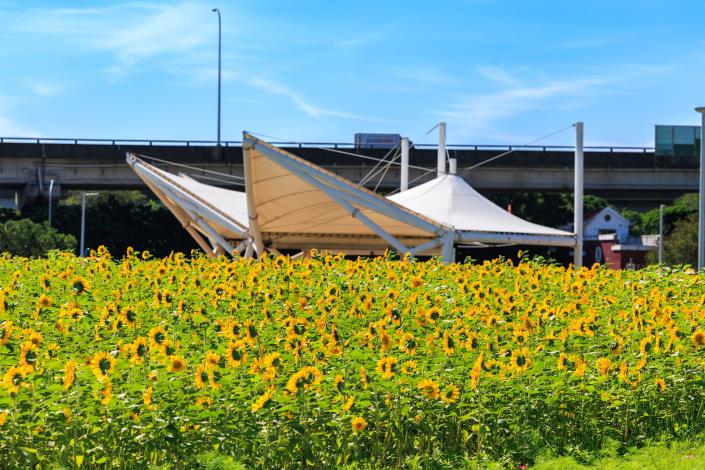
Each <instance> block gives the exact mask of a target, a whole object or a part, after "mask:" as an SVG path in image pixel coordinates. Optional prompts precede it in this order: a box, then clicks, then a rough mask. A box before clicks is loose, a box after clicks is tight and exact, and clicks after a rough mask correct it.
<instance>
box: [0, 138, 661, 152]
mask: <svg viewBox="0 0 705 470" xmlns="http://www.w3.org/2000/svg"><path fill="white" fill-rule="evenodd" d="M4 143H7V144H11V143H16V144H22V143H29V144H73V145H113V146H117V145H146V146H150V147H152V146H155V145H156V146H159V145H164V146H167V145H168V146H183V147H215V146H216V145H217V141H215V140H168V139H167V140H148V139H66V138H56V139H54V138H46V137H39V138H35V137H0V144H4ZM220 144H221V146H223V147H240V146H241V145H242V141H240V140H228V141H221V142H220ZM270 144H272V145H276V146H279V147H298V148H311V147H313V148H315V147H324V148H334V149H337V148H347V149H355V144H353V143H347V142H287V141H281V142H270ZM414 147H416V148H436V147H438V146H437V145H436V144H414ZM446 148H448V149H449V150H502V151H521V150H530V151H536V150H541V151H542V152H550V151H564V152H565V151H573V150H574V149H575V147H574V146H572V145H472V144H447V145H446ZM360 150H369V149H368V148H361V149H360ZM584 150H585V151H587V152H612V153H613V152H633V153H650V152H653V151H654V147H629V146H586V147H584Z"/></svg>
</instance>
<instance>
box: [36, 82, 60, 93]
mask: <svg viewBox="0 0 705 470" xmlns="http://www.w3.org/2000/svg"><path fill="white" fill-rule="evenodd" d="M30 88H31V89H32V93H34V94H35V95H37V96H55V95H58V94H59V93H61V87H60V86H59V85H57V84H55V83H47V82H33V83H31V84H30Z"/></svg>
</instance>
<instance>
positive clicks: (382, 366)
mask: <svg viewBox="0 0 705 470" xmlns="http://www.w3.org/2000/svg"><path fill="white" fill-rule="evenodd" d="M397 362H399V360H398V359H397V358H396V357H394V356H389V357H383V358H382V359H380V360H378V361H377V372H379V374H380V375H381V376H382V378H383V379H391V378H392V377H394V374H395V373H396V371H397Z"/></svg>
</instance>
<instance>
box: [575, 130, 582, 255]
mask: <svg viewBox="0 0 705 470" xmlns="http://www.w3.org/2000/svg"><path fill="white" fill-rule="evenodd" d="M574 125H575V170H574V171H575V182H574V184H573V232H575V249H574V250H573V265H575V267H576V268H581V267H582V266H583V183H584V181H583V172H584V169H583V167H584V162H583V136H584V132H583V123H582V122H576V123H575V124H574Z"/></svg>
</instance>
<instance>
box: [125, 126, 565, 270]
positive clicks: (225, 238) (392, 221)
mask: <svg viewBox="0 0 705 470" xmlns="http://www.w3.org/2000/svg"><path fill="white" fill-rule="evenodd" d="M243 154H244V169H245V178H244V179H245V192H242V191H233V190H229V189H223V188H219V187H215V186H212V185H208V184H204V183H201V182H198V181H196V180H194V179H192V178H190V177H188V176H185V175H175V174H172V173H170V172H167V171H164V170H161V169H159V168H157V167H155V166H154V165H151V164H149V163H147V162H145V161H144V160H143V159H141V158H139V157H138V156H137V155H135V154H128V155H127V162H128V164H129V165H130V166H131V167H132V168H133V170H134V171H135V172H136V173H137V174H138V175H139V176H140V178H142V180H143V181H144V182H145V183H146V184H147V186H149V188H150V189H152V191H154V193H155V194H156V195H157V197H159V199H160V200H161V201H162V202H163V203H164V204H165V205H166V206H167V207H168V208H169V209H170V210H171V212H172V213H173V214H174V215H175V216H176V217H177V219H178V220H179V221H180V222H181V224H182V225H183V226H184V228H185V229H186V230H188V232H189V233H190V234H191V235H192V236H193V237H194V239H195V240H196V241H197V242H198V244H199V245H200V246H201V248H202V249H203V250H204V251H205V252H206V253H208V254H209V255H213V256H215V255H218V254H222V253H224V252H227V253H230V254H234V253H235V252H240V253H243V252H244V255H245V256H248V257H249V256H251V255H252V254H253V252H256V253H257V254H258V255H262V254H263V253H264V251H265V250H268V251H271V252H273V253H279V250H280V249H298V250H302V251H304V252H305V251H306V250H309V249H312V248H317V249H322V250H331V251H342V252H345V253H348V254H370V253H381V252H383V251H384V250H385V249H387V248H388V247H390V246H391V247H393V248H394V249H396V250H397V251H398V252H399V253H409V254H411V255H412V256H416V255H432V254H441V256H442V257H443V258H444V259H446V260H449V261H450V260H453V259H454V245H455V244H462V243H487V244H500V243H522V244H535V245H550V246H573V245H574V243H575V238H574V236H573V234H571V233H568V232H563V231H561V230H556V229H551V228H548V227H542V226H540V225H536V224H532V223H530V222H527V221H525V220H522V219H520V218H518V217H515V216H513V215H511V214H509V213H508V212H506V211H504V210H503V209H501V208H500V207H498V206H496V205H494V204H493V203H491V202H490V201H488V200H487V199H485V198H484V197H482V196H481V195H480V194H479V193H477V192H476V191H475V190H474V189H472V187H470V185H468V184H467V183H465V181H464V180H463V179H462V178H460V177H458V176H455V175H443V176H441V177H439V178H436V179H435V180H433V181H430V182H428V183H424V184H422V185H419V186H417V187H415V188H413V189H411V190H408V191H404V192H402V193H400V194H397V195H394V196H390V197H389V198H385V197H382V196H380V195H378V194H376V193H374V192H372V191H369V190H367V189H365V188H363V187H361V186H359V185H357V184H355V183H352V182H350V181H347V180H345V179H343V178H341V177H339V176H337V175H335V174H333V173H331V172H329V171H327V170H325V169H323V168H320V167H319V166H317V165H314V164H312V163H310V162H308V161H306V160H303V159H301V158H299V157H297V156H296V155H293V154H291V153H289V152H286V151H284V150H282V149H279V148H277V147H274V146H272V145H270V144H268V143H266V142H264V141H262V140H260V139H257V138H255V137H253V136H252V135H250V134H248V133H244V135H243Z"/></svg>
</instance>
